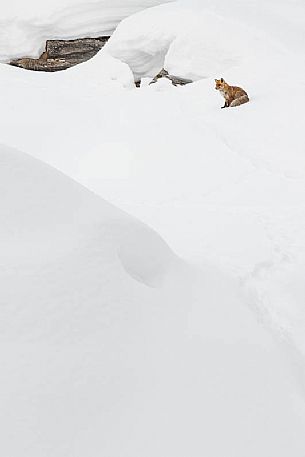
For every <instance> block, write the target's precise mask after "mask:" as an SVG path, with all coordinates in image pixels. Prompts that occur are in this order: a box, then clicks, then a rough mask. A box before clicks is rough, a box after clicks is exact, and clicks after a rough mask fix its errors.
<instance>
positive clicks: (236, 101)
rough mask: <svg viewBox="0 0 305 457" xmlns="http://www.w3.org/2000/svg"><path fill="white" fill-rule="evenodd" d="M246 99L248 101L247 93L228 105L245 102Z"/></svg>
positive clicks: (237, 104)
mask: <svg viewBox="0 0 305 457" xmlns="http://www.w3.org/2000/svg"><path fill="white" fill-rule="evenodd" d="M248 101H249V97H248V95H242V96H241V97H238V98H236V99H235V100H233V101H232V102H231V104H230V107H234V106H239V105H243V104H244V103H247V102H248Z"/></svg>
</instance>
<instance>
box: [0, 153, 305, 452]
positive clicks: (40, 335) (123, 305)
mask: <svg viewBox="0 0 305 457" xmlns="http://www.w3.org/2000/svg"><path fill="white" fill-rule="evenodd" d="M0 162H1V167H0V181H1V186H2V189H4V190H5V191H3V192H2V198H1V203H0V206H1V211H0V217H1V220H0V230H1V235H0V240H1V246H0V249H1V264H2V265H1V269H0V281H1V310H0V314H1V319H0V321H1V345H0V362H1V367H2V375H1V380H0V388H1V389H0V390H1V398H0V404H1V407H0V426H1V430H2V438H1V443H0V451H1V454H2V455H14V456H20V457H21V456H22V457H41V455H43V454H52V455H54V456H56V457H72V456H73V457H82V456H84V455H88V456H92V457H93V456H96V455H107V456H109V457H117V456H118V455H122V453H123V454H124V456H126V457H134V456H135V455H145V456H148V457H155V456H159V455H166V456H169V457H185V455H189V456H197V455H204V454H209V455H211V456H215V457H216V456H219V455H224V453H226V455H232V456H233V455H234V457H235V456H236V457H242V456H244V455H245V452H246V453H247V455H248V456H249V457H256V456H257V455H258V454H259V455H266V456H267V455H273V454H276V455H278V456H279V457H286V456H287V452H288V450H289V451H291V452H292V453H293V455H294V456H295V457H302V456H303V454H304V439H303V438H304V433H303V432H304V426H305V410H304V403H303V400H302V398H301V396H300V392H299V388H298V385H297V382H296V378H295V376H296V373H294V369H292V368H293V366H292V365H290V364H289V363H287V361H286V360H285V356H284V355H283V349H281V346H280V344H279V343H277V342H276V341H275V340H274V339H273V338H272V337H271V336H270V335H269V334H268V333H267V332H266V331H265V330H264V329H263V328H262V327H261V326H260V325H258V324H257V322H256V321H255V319H254V317H253V315H252V314H251V312H250V311H249V310H247V308H246V307H245V306H244V305H243V302H242V299H241V297H240V296H239V293H238V287H237V286H236V284H235V283H234V282H233V281H230V280H227V279H225V278H224V277H223V276H222V275H221V274H220V273H219V272H217V271H214V270H213V269H211V268H206V269H205V271H204V272H201V271H199V270H193V269H190V268H189V267H187V266H185V265H182V263H181V262H179V261H178V260H177V258H176V257H175V256H174V255H173V253H172V252H171V251H170V249H169V248H168V247H167V246H166V244H165V243H164V242H163V241H162V240H161V239H160V238H159V237H158V236H157V235H156V233H155V232H152V231H150V230H149V229H148V228H146V227H145V226H143V225H142V224H140V223H138V222H136V221H135V220H134V219H132V218H131V217H129V216H127V215H126V214H124V213H122V212H121V211H119V210H118V209H116V208H114V207H113V206H111V205H109V204H107V203H106V202H104V201H102V200H101V199H100V198H98V197H97V196H95V195H94V194H91V193H90V192H88V191H87V190H85V189H84V188H82V187H81V186H79V185H78V184H77V183H76V182H74V181H71V180H70V179H68V178H67V177H65V176H64V175H62V174H60V173H59V172H57V171H56V170H54V169H51V168H50V167H48V166H46V165H44V164H42V163H40V162H38V161H36V160H34V159H32V158H30V157H28V156H26V155H24V154H21V153H19V152H17V151H15V150H12V149H10V148H7V147H6V146H1V147H0ZM121 262H122V263H123V264H124V267H125V268H123V265H122V263H121ZM126 271H127V272H128V273H130V272H131V273H132V275H131V276H130V274H126ZM135 277H136V278H137V281H135V280H134V279H133V278H135ZM139 277H140V278H139ZM139 279H140V281H139ZM151 279H153V280H154V281H155V280H156V279H158V280H160V279H162V283H163V284H162V286H161V283H160V282H159V281H158V282H159V287H157V288H152V287H147V286H146V285H144V284H143V283H147V282H148V283H149V282H150V280H151ZM203 284H204V287H203ZM156 436H157V437H158V439H156ZM219 436H221V437H222V439H221V440H219V439H218V438H219ZM254 438H255V439H254ZM249 442H251V446H249Z"/></svg>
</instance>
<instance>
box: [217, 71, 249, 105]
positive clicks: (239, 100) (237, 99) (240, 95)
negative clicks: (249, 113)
mask: <svg viewBox="0 0 305 457" xmlns="http://www.w3.org/2000/svg"><path fill="white" fill-rule="evenodd" d="M215 83H216V86H215V89H216V90H219V91H220V93H221V94H222V95H223V97H224V99H225V104H224V106H222V108H229V106H231V107H232V106H239V105H242V104H243V103H247V102H248V101H249V97H248V94H247V92H246V91H244V89H241V88H240V87H236V86H230V85H229V84H228V83H226V82H225V80H224V79H223V78H221V79H215Z"/></svg>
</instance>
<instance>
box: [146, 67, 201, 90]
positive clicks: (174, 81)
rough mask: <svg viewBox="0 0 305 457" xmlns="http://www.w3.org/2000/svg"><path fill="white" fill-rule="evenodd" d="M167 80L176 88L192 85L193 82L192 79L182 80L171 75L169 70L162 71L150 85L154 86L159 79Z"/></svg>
mask: <svg viewBox="0 0 305 457" xmlns="http://www.w3.org/2000/svg"><path fill="white" fill-rule="evenodd" d="M161 78H166V79H169V80H170V81H171V82H172V84H173V85H174V86H185V85H186V84H190V83H192V82H193V81H192V80H191V79H186V78H181V77H180V76H174V75H170V74H169V73H168V71H167V70H164V68H162V70H161V71H160V72H159V73H158V74H157V75H156V76H155V77H154V79H153V80H152V81H151V82H150V84H154V83H156V82H157V81H158V79H161Z"/></svg>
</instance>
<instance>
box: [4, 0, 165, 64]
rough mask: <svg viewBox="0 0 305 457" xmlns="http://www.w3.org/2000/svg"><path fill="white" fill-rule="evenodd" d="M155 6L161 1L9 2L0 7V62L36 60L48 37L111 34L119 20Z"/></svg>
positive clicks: (59, 0)
mask: <svg viewBox="0 0 305 457" xmlns="http://www.w3.org/2000/svg"><path fill="white" fill-rule="evenodd" d="M169 1H170V0H169ZM159 3H163V1H162V0H123V1H122V0H96V1H93V2H86V1H84V0H43V1H39V0H27V1H24V0H10V1H9V2H5V3H4V4H2V5H1V18H0V61H2V62H3V61H9V60H12V59H14V58H18V57H38V56H39V55H40V54H41V53H42V51H43V50H44V46H45V42H46V40H47V39H51V38H62V39H64V38H65V39H73V38H84V37H88V36H89V37H98V36H108V35H111V33H112V32H113V30H114V29H115V27H116V26H117V25H118V23H119V22H120V21H121V20H122V19H124V18H125V17H127V16H129V15H130V14H132V13H135V12H136V11H139V10H141V9H144V8H147V7H149V6H153V5H158V4H159Z"/></svg>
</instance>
